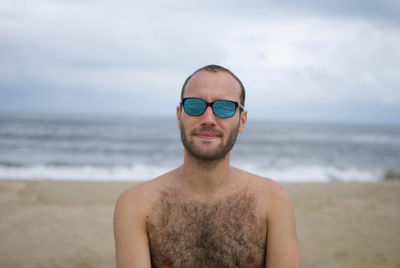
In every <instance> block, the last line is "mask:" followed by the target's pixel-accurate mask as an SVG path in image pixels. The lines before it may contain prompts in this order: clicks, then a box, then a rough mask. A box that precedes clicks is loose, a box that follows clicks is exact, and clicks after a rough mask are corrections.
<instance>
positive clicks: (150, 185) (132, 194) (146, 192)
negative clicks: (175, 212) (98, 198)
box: [117, 171, 174, 208]
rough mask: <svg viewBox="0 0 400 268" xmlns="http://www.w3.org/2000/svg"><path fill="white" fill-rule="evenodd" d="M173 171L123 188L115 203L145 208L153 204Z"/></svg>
mask: <svg viewBox="0 0 400 268" xmlns="http://www.w3.org/2000/svg"><path fill="white" fill-rule="evenodd" d="M173 172H174V171H170V172H168V173H165V174H162V175H160V176H158V177H156V178H154V179H151V180H149V181H145V182H141V183H138V184H136V185H134V186H132V187H130V188H128V189H126V190H124V191H123V192H122V193H121V194H120V195H119V197H118V200H117V205H118V204H121V205H124V204H129V206H130V207H136V206H138V207H142V208H146V207H147V206H148V205H151V204H153V203H154V202H155V201H156V200H157V199H158V197H159V195H160V193H161V192H162V191H163V189H164V188H165V187H167V185H168V181H169V180H170V179H171V177H172V176H173V175H172V173H173Z"/></svg>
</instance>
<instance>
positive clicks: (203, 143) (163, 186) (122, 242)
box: [114, 65, 301, 268]
mask: <svg viewBox="0 0 400 268" xmlns="http://www.w3.org/2000/svg"><path fill="white" fill-rule="evenodd" d="M181 97H182V100H181V104H180V105H179V106H178V107H177V108H176V116H177V122H178V127H179V128H180V132H181V139H182V143H183V145H184V149H185V150H184V163H183V165H182V166H180V167H178V168H177V169H175V170H172V171H170V172H168V173H166V174H164V175H161V176H160V177H158V178H155V179H153V180H151V181H148V182H145V183H143V184H140V185H137V186H135V187H132V188H130V189H128V190H127V191H125V192H124V193H122V194H121V196H120V197H119V199H118V201H117V204H116V207H115V215H114V234H115V244H116V261H117V267H118V268H122V267H138V268H144V267H269V268H270V267H272V268H279V267H290V268H293V267H301V260H300V256H299V251H298V246H297V239H296V231H295V219H294V218H295V217H294V211H293V208H292V205H291V203H290V200H289V197H288V194H287V192H286V191H285V190H284V189H283V187H282V186H281V185H280V184H278V183H277V182H275V181H273V180H271V179H268V178H262V177H259V176H257V175H254V174H250V173H248V172H245V171H243V170H240V169H237V168H235V167H232V166H231V165H230V150H231V149H232V147H233V145H234V144H235V141H236V137H237V135H238V133H239V132H241V131H243V129H244V127H245V125H246V121H247V111H246V110H244V107H243V105H244V99H245V91H244V87H243V85H242V83H241V82H240V80H239V79H238V78H237V77H236V76H235V75H234V74H233V73H232V72H231V71H229V70H228V69H225V68H224V67H221V66H218V65H209V66H206V67H203V68H201V69H199V70H197V71H196V72H194V73H193V74H192V75H191V76H189V77H188V78H187V79H186V81H185V83H184V85H183V87H182V93H181Z"/></svg>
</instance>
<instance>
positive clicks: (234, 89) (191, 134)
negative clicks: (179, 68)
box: [177, 71, 247, 160]
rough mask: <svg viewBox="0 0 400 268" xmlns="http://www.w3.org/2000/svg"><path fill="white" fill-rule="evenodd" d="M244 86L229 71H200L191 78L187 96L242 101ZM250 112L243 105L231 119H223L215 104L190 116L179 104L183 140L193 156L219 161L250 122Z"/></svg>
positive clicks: (186, 91) (186, 89)
mask: <svg viewBox="0 0 400 268" xmlns="http://www.w3.org/2000/svg"><path fill="white" fill-rule="evenodd" d="M240 93H241V89H240V85H239V83H238V82H237V81H236V80H235V79H234V78H233V77H232V76H231V75H230V74H228V73H225V72H221V71H220V72H216V73H215V72H209V71H200V72H198V73H196V74H195V75H193V77H192V78H191V79H190V80H189V81H188V83H187V85H186V87H185V90H184V98H188V97H196V98H201V99H203V100H205V101H208V102H213V101H215V100H231V101H237V102H240ZM246 116H247V112H246V111H243V112H242V113H241V114H240V112H239V108H237V110H236V113H235V114H234V116H233V117H231V118H219V117H217V116H215V115H214V113H213V111H212V109H211V107H207V109H206V111H205V112H204V114H202V115H200V116H190V115H188V114H186V113H185V111H183V107H180V106H178V107H177V118H178V126H179V128H180V132H181V139H182V143H183V145H184V147H185V149H186V151H187V153H189V154H190V155H191V156H194V157H196V158H198V159H202V160H217V159H221V158H223V157H224V156H225V155H227V153H229V152H230V150H231V149H232V147H233V145H234V144H235V142H236V137H237V135H238V133H239V132H241V131H242V130H243V128H244V125H245V123H246Z"/></svg>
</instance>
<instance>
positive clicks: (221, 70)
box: [181, 64, 246, 106]
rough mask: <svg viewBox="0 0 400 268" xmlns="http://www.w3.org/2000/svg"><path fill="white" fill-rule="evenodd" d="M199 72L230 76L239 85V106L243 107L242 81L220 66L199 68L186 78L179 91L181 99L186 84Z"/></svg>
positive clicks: (244, 96)
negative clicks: (219, 73) (220, 73)
mask: <svg viewBox="0 0 400 268" xmlns="http://www.w3.org/2000/svg"><path fill="white" fill-rule="evenodd" d="M200 71H208V72H214V73H216V72H225V73H228V74H230V75H231V76H232V77H233V78H235V79H236V81H237V82H238V83H239V85H240V89H241V92H240V104H242V105H243V106H244V101H245V99H246V91H245V89H244V86H243V83H242V81H240V79H239V78H238V77H237V76H236V75H235V74H234V73H232V72H231V71H230V70H229V69H227V68H225V67H222V66H220V65H215V64H210V65H207V66H204V67H201V68H200V69H197V70H196V71H195V72H194V73H192V74H191V75H189V76H188V78H186V80H185V82H184V83H183V86H182V90H181V99H182V98H183V95H184V93H185V87H186V85H187V83H188V82H189V80H190V78H192V77H193V76H194V75H195V74H196V73H198V72H200Z"/></svg>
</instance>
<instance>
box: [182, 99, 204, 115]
mask: <svg viewBox="0 0 400 268" xmlns="http://www.w3.org/2000/svg"><path fill="white" fill-rule="evenodd" d="M183 108H184V109H185V112H186V113H187V114H189V115H201V114H203V113H204V111H205V110H206V103H205V101H203V100H201V99H187V100H185V103H184V104H183Z"/></svg>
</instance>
